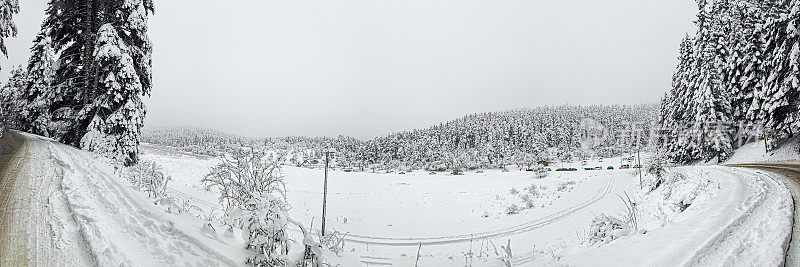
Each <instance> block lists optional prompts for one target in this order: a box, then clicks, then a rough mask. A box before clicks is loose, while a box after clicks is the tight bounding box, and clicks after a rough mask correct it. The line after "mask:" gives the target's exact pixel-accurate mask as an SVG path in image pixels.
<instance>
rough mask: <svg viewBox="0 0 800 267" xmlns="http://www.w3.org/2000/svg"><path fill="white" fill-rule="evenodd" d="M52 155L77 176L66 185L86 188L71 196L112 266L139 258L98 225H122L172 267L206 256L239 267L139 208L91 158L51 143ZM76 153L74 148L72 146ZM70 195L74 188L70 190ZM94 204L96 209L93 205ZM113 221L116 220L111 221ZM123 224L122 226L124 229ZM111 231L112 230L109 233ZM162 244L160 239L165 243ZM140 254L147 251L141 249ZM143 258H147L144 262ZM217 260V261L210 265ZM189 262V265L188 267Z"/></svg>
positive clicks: (86, 230)
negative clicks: (113, 241) (111, 240)
mask: <svg viewBox="0 0 800 267" xmlns="http://www.w3.org/2000/svg"><path fill="white" fill-rule="evenodd" d="M49 148H50V151H51V155H52V156H53V157H54V158H56V159H57V161H58V162H59V164H61V165H62V166H63V167H64V168H65V169H67V170H70V172H71V175H74V176H77V177H73V179H69V181H67V182H66V183H65V185H66V186H65V187H68V188H71V189H72V190H74V189H75V188H81V190H80V192H73V193H72V194H70V193H68V194H67V197H68V199H69V200H70V201H71V203H70V204H71V206H73V207H75V209H76V215H75V216H76V218H78V220H80V221H82V222H83V227H82V229H81V230H82V232H83V233H84V235H86V236H87V237H89V238H87V239H88V241H89V244H90V247H91V248H92V250H93V252H94V253H95V254H96V255H98V257H99V258H100V259H101V260H100V262H101V263H103V262H105V263H106V264H112V265H113V264H119V262H117V261H119V260H127V261H128V262H131V260H137V259H136V258H132V257H135V255H131V254H129V253H130V252H137V251H124V250H123V249H122V248H121V247H120V246H118V245H119V244H112V243H110V242H108V240H105V238H104V236H106V235H111V234H117V233H108V232H104V230H103V229H100V228H99V227H98V224H101V223H102V224H106V225H105V226H109V225H108V224H111V225H112V226H119V228H118V229H120V230H121V231H122V232H124V233H125V235H126V236H131V237H134V240H131V241H134V242H133V243H138V244H137V246H139V247H140V248H141V249H142V250H145V251H146V252H147V253H150V255H151V256H155V257H159V258H161V259H162V260H164V261H166V262H167V263H169V264H170V265H175V264H178V265H180V262H182V261H183V260H185V257H201V258H202V260H203V262H204V264H212V265H229V266H233V265H236V264H235V263H234V262H233V261H231V260H230V259H228V258H226V257H225V256H223V255H220V254H218V253H217V252H216V251H215V250H213V249H211V248H209V247H206V246H204V245H202V244H201V243H200V242H198V241H196V240H194V239H193V238H191V237H189V236H187V235H185V234H183V233H181V232H180V231H179V230H177V229H173V228H172V226H171V225H170V222H168V221H166V222H165V221H162V220H161V219H160V218H158V217H157V216H155V215H154V214H151V213H150V212H149V211H148V210H146V209H143V208H141V207H139V204H138V203H136V202H135V201H133V198H132V197H131V196H130V195H128V194H127V193H126V192H125V191H124V190H123V189H122V186H121V185H120V184H119V182H118V181H117V180H115V179H114V178H115V177H111V176H109V174H108V173H107V172H104V171H102V170H99V169H98V168H97V166H95V164H96V163H95V162H89V161H88V160H86V159H85V158H84V157H85V155H76V154H75V153H74V151H68V149H64V148H62V145H59V144H54V143H49ZM69 149H72V148H69ZM68 191H69V190H68ZM91 206H94V207H91ZM108 218H114V219H111V220H106V219H108ZM120 224H121V225H120ZM106 230H108V229H106ZM159 240H160V241H159ZM138 252H139V253H140V252H142V251H138ZM138 260H141V259H138ZM209 260H211V262H209ZM184 264H185V263H184Z"/></svg>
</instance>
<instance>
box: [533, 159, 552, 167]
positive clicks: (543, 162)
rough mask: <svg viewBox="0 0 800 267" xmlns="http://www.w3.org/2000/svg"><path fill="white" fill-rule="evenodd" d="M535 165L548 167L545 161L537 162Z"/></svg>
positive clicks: (548, 164)
mask: <svg viewBox="0 0 800 267" xmlns="http://www.w3.org/2000/svg"><path fill="white" fill-rule="evenodd" d="M536 164H537V165H542V166H545V167H547V166H550V162H547V161H546V160H540V161H537V162H536Z"/></svg>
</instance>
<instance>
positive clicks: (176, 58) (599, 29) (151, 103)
mask: <svg viewBox="0 0 800 267" xmlns="http://www.w3.org/2000/svg"><path fill="white" fill-rule="evenodd" d="M20 2H21V3H20V5H21V8H22V12H21V14H19V15H18V16H17V24H18V26H19V28H20V30H21V31H20V35H19V37H18V38H15V39H11V40H9V53H10V57H9V60H5V59H3V60H2V61H0V64H2V66H3V73H4V75H3V76H4V77H5V76H6V75H5V73H6V72H7V70H8V69H10V65H17V64H24V63H25V62H26V60H27V57H28V55H29V52H28V48H29V47H30V44H31V41H32V40H33V37H34V35H35V34H36V32H37V31H38V29H39V24H40V22H41V19H42V16H43V12H44V8H45V3H46V1H45V0H21V1H20ZM156 9H157V10H156V15H155V16H153V17H152V18H151V21H150V34H151V39H152V40H153V43H154V45H155V51H154V55H153V65H154V66H153V68H154V76H155V77H154V78H155V87H154V89H153V94H152V97H151V98H150V99H148V100H146V101H145V103H146V104H147V107H148V116H147V124H148V125H149V126H167V125H189V126H199V127H207V128H214V129H220V130H224V131H227V132H232V133H238V134H243V135H249V136H276V135H309V136H317V135H328V136H335V135H338V134H344V135H352V136H356V137H362V138H369V137H374V136H377V135H381V134H386V133H389V132H393V131H397V130H410V129H413V128H421V127H426V126H429V125H432V124H438V123H439V122H444V121H447V120H450V119H453V118H456V117H460V116H463V115H466V114H469V113H475V112H486V111H498V110H506V109H514V108H522V107H535V106H541V105H560V104H567V103H569V104H637V103H655V102H657V101H658V100H659V99H660V97H661V96H662V95H663V94H664V92H665V91H666V90H667V89H669V83H670V79H671V75H672V72H673V69H674V66H675V64H676V63H677V59H676V57H677V51H678V44H679V43H680V40H681V38H682V37H683V35H684V34H685V33H686V32H693V25H692V20H694V13H695V9H696V6H695V4H694V2H693V1H692V0H651V1H638V0H627V1H621V0H602V1H598V0H557V1H555V0H528V1H523V0H496V1H486V0H446V1H445V0H439V1H430V0H380V1H379V0H338V1H306V0H278V1H273V0H269V1H265V0H235V1H226V0H216V1H211V0H166V1H157V2H156Z"/></svg>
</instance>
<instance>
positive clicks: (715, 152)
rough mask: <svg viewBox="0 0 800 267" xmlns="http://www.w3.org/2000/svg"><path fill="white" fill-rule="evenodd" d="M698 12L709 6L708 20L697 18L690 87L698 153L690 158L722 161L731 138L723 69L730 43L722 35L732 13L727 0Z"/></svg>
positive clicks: (728, 97) (729, 151)
mask: <svg viewBox="0 0 800 267" xmlns="http://www.w3.org/2000/svg"><path fill="white" fill-rule="evenodd" d="M700 7H701V13H704V12H706V10H709V13H710V16H709V17H707V19H708V20H707V21H700V22H699V25H698V30H699V32H698V35H697V37H696V38H697V43H696V49H695V53H697V56H696V60H698V62H699V64H700V65H699V68H698V74H699V75H698V80H697V82H696V83H695V86H697V87H696V88H695V89H693V90H694V91H695V92H696V93H697V94H696V95H695V105H693V111H694V112H693V114H694V116H695V117H694V123H695V125H694V126H695V127H694V128H695V130H696V131H698V132H696V133H695V134H693V137H694V138H697V139H698V144H699V149H700V150H699V154H698V155H695V157H694V158H692V160H696V159H702V160H712V159H714V158H717V159H718V160H720V161H722V160H725V159H727V157H728V156H729V155H730V154H731V152H732V150H733V149H732V147H733V146H732V141H731V133H730V130H729V126H730V124H731V106H730V95H729V92H728V88H726V84H725V79H724V78H725V77H724V71H725V66H726V65H727V64H726V62H725V59H726V58H728V54H729V51H728V48H729V45H728V43H727V40H726V39H725V37H726V36H727V33H729V32H730V31H731V29H730V28H729V26H730V25H731V17H730V16H728V13H727V10H729V9H730V5H729V3H728V1H726V0H721V1H715V2H714V3H713V5H712V6H710V7H706V6H700Z"/></svg>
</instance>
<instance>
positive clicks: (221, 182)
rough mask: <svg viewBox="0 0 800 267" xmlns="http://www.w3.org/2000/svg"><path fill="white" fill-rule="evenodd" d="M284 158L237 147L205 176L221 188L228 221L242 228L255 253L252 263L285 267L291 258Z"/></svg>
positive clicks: (205, 181)
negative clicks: (282, 167)
mask: <svg viewBox="0 0 800 267" xmlns="http://www.w3.org/2000/svg"><path fill="white" fill-rule="evenodd" d="M283 157H284V154H275V153H267V152H265V151H263V150H258V149H255V148H239V149H234V150H232V151H231V152H230V153H229V154H228V155H224V156H223V158H222V162H221V163H220V164H219V165H217V166H215V167H214V168H212V169H211V173H209V174H208V175H206V177H205V178H203V179H202V182H203V184H205V186H206V189H207V190H212V189H215V190H219V194H220V197H219V200H220V202H221V203H222V204H223V206H224V207H225V215H226V216H225V219H226V220H225V221H226V224H228V225H229V226H230V227H238V228H240V229H242V236H243V238H244V239H245V242H246V243H247V249H249V250H251V251H253V252H255V255H253V256H251V257H250V258H248V259H247V263H248V264H252V265H257V266H282V265H285V264H286V261H287V258H286V255H287V254H288V252H289V240H288V237H287V235H286V226H287V224H288V223H289V221H290V219H289V217H288V214H287V211H288V206H287V204H286V186H285V184H284V182H283V176H282V175H281V169H280V162H282V161H283Z"/></svg>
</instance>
